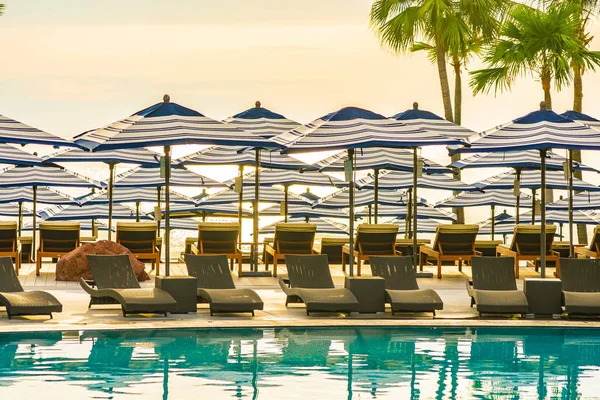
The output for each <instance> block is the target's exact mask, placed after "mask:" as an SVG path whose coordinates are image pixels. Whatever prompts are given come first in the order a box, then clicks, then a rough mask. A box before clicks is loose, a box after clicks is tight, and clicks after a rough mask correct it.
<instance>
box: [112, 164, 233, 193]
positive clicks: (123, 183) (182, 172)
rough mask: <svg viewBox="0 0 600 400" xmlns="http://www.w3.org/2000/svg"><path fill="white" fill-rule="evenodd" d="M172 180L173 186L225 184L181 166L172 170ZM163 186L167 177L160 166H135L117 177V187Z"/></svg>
mask: <svg viewBox="0 0 600 400" xmlns="http://www.w3.org/2000/svg"><path fill="white" fill-rule="evenodd" d="M170 181H171V184H172V185H173V186H191V187H198V186H225V184H223V183H221V182H218V181H215V180H214V179H211V178H209V177H207V176H203V175H200V174H197V173H195V172H192V171H189V170H187V169H180V168H176V169H172V170H171V177H170ZM163 186H165V178H163V177H161V176H160V169H159V168H141V167H135V168H133V169H130V170H129V171H126V172H123V173H122V174H119V175H117V178H116V179H115V188H118V187H163ZM115 193H116V192H115Z"/></svg>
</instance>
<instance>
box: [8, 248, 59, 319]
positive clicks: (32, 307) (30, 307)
mask: <svg viewBox="0 0 600 400" xmlns="http://www.w3.org/2000/svg"><path fill="white" fill-rule="evenodd" d="M0 305H1V306H4V307H6V313H7V314H8V319H11V318H12V317H13V316H17V315H49V316H50V318H52V313H53V312H62V304H61V303H60V302H59V301H58V300H56V298H55V297H54V296H52V295H51V294H50V293H47V292H42V291H31V292H26V291H24V290H23V286H21V282H19V278H18V277H17V273H16V272H15V269H14V267H13V263H12V260H11V258H10V257H0Z"/></svg>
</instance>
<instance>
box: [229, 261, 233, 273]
mask: <svg viewBox="0 0 600 400" xmlns="http://www.w3.org/2000/svg"><path fill="white" fill-rule="evenodd" d="M229 269H230V270H231V271H233V258H232V259H231V260H229Z"/></svg>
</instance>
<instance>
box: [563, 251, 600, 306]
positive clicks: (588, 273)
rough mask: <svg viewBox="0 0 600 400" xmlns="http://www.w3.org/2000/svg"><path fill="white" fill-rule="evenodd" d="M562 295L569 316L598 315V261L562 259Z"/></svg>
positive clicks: (599, 292)
mask: <svg viewBox="0 0 600 400" xmlns="http://www.w3.org/2000/svg"><path fill="white" fill-rule="evenodd" d="M560 267H561V269H562V276H561V281H562V294H563V304H564V306H565V311H566V312H567V314H568V315H569V316H571V315H600V259H582V258H579V259H577V258H563V259H561V260H560Z"/></svg>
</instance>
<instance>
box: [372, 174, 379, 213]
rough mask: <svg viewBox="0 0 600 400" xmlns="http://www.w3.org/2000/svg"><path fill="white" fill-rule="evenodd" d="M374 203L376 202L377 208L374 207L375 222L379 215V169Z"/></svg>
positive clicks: (376, 177) (376, 176)
mask: <svg viewBox="0 0 600 400" xmlns="http://www.w3.org/2000/svg"><path fill="white" fill-rule="evenodd" d="M373 203H374V204H375V209H374V213H373V215H374V220H375V223H377V217H378V214H379V205H378V203H379V170H378V169H376V170H375V192H374V193H373Z"/></svg>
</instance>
